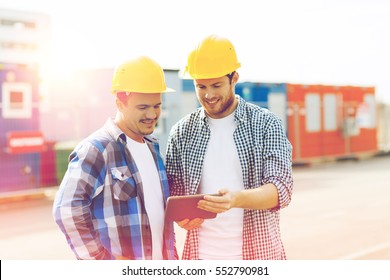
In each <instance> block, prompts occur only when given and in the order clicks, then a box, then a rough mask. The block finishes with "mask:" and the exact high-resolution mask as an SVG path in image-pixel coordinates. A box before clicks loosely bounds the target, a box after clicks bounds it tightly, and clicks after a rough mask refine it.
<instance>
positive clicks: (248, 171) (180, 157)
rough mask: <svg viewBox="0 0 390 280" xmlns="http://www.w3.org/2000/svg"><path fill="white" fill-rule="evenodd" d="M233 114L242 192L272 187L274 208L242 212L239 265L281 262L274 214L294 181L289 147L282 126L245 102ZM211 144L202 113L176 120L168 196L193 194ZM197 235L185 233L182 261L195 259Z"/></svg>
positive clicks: (170, 142) (286, 201) (169, 157)
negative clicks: (242, 262) (276, 200)
mask: <svg viewBox="0 0 390 280" xmlns="http://www.w3.org/2000/svg"><path fill="white" fill-rule="evenodd" d="M237 98H239V104H238V107H237V109H236V111H235V114H234V119H235V122H236V123H237V128H236V131H235V132H234V136H233V137H234V141H235V143H236V147H237V151H238V156H239V159H240V163H241V167H242V173H243V182H244V188H245V189H253V188H257V187H260V186H261V185H264V184H267V183H272V184H274V185H275V186H276V188H277V190H278V196H279V205H278V206H277V207H276V208H274V209H269V210H251V209H245V210H244V226H243V227H244V228H243V244H242V254H243V259H252V260H253V259H285V258H286V255H285V252H284V248H283V244H282V240H281V236H280V227H279V209H281V208H283V207H286V206H287V205H288V204H289V203H290V200H291V195H292V189H293V179H292V168H291V164H292V159H291V151H292V150H291V149H292V148H291V144H290V142H289V141H288V139H287V138H286V134H285V130H284V129H283V127H282V124H281V121H280V120H279V119H278V118H277V117H276V116H275V115H274V114H273V113H271V112H270V111H268V110H267V109H264V108H260V107H258V106H255V105H253V104H250V103H247V102H245V101H244V100H243V99H242V98H241V97H238V96H237ZM209 138H210V128H209V125H208V122H207V117H206V115H205V112H204V109H203V108H199V109H197V110H196V111H195V112H193V113H191V114H189V115H188V116H186V117H185V118H183V119H182V120H180V121H179V122H178V123H177V124H176V125H175V126H174V127H173V128H172V130H171V133H170V136H169V140H168V148H167V155H166V169H167V174H168V179H169V183H170V191H171V195H190V194H196V193H197V189H198V186H199V183H200V179H201V176H202V167H203V160H204V157H205V154H206V149H207V144H208V141H209ZM198 234H199V230H198V229H195V230H191V231H188V232H187V238H186V241H185V245H184V250H183V259H199V252H198Z"/></svg>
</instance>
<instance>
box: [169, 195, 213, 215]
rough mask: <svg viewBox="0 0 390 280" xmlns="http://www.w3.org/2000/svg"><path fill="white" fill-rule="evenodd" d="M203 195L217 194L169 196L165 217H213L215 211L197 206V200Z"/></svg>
mask: <svg viewBox="0 0 390 280" xmlns="http://www.w3.org/2000/svg"><path fill="white" fill-rule="evenodd" d="M205 195H219V194H195V195H184V196H170V197H168V201H167V208H166V210H165V219H167V220H168V221H182V220H184V219H190V220H192V219H195V218H202V219H213V218H215V217H216V216H217V213H213V212H209V211H206V210H203V209H199V208H198V201H199V200H201V199H203V197H204V196H205Z"/></svg>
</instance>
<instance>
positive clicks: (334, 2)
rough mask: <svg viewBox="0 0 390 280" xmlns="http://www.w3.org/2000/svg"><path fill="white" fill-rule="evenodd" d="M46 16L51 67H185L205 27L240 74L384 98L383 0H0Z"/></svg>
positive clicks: (389, 77)
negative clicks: (227, 48) (143, 63)
mask: <svg viewBox="0 0 390 280" xmlns="http://www.w3.org/2000/svg"><path fill="white" fill-rule="evenodd" d="M0 8H5V9H17V10H24V11H33V12H41V13H45V14H47V15H49V16H50V18H51V42H52V45H51V52H50V53H49V55H48V60H49V61H50V65H51V67H52V70H51V72H58V73H61V71H72V70H78V69H85V68H96V67H115V66H116V65H118V64H119V63H121V62H123V61H124V60H126V59H128V58H130V57H133V56H135V55H139V54H144V55H148V56H150V57H152V58H154V59H155V60H156V61H157V62H159V63H160V64H161V65H162V66H163V67H164V68H170V69H179V70H182V69H183V68H184V67H185V64H186V60H187V55H188V53H189V52H190V51H191V50H192V49H193V48H194V47H195V46H196V44H197V42H198V41H199V40H200V39H201V38H203V37H204V36H207V35H209V34H217V35H220V36H224V37H226V38H228V39H230V40H231V41H232V43H233V44H234V45H235V48H236V51H237V55H238V59H239V60H240V62H241V65H242V66H241V68H240V69H239V70H238V71H239V74H240V81H241V82H244V81H254V82H275V83H299V84H331V85H356V86H374V87H375V88H376V94H377V99H378V100H379V101H384V102H388V103H390V35H389V34H390V1H388V0H324V1H321V0H295V1H291V0H272V1H271V0H270V1H266V0H240V1H237V0H196V1H191V0H165V1H163V0H149V1H148V0H142V1H141V0H139V1H133V0H110V1H105V0H100V1H97V0H67V1H53V0H52V1H48V0H12V1H10V0H0Z"/></svg>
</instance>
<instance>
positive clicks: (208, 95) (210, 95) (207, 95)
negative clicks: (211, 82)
mask: <svg viewBox="0 0 390 280" xmlns="http://www.w3.org/2000/svg"><path fill="white" fill-rule="evenodd" d="M214 96H215V94H214V93H213V91H212V90H210V89H208V90H207V91H206V92H205V93H204V98H205V99H213V98H214Z"/></svg>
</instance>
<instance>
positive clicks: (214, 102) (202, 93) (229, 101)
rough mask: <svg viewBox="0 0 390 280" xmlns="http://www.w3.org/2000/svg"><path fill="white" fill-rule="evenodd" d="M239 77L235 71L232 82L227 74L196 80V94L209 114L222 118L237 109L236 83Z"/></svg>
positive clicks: (212, 116) (215, 117)
mask: <svg viewBox="0 0 390 280" xmlns="http://www.w3.org/2000/svg"><path fill="white" fill-rule="evenodd" d="M237 79H238V74H237V73H235V74H234V76H233V79H232V82H231V83H230V81H229V78H228V77H227V76H223V77H220V78H213V79H198V80H194V85H195V90H196V95H197V97H198V100H199V102H200V103H201V104H202V106H203V108H204V109H205V111H206V113H207V115H208V116H210V117H211V118H214V119H220V118H223V117H226V116H228V115H230V114H231V113H232V112H233V111H234V110H235V108H236V106H237V100H236V98H235V94H234V85H235V83H236V81H237Z"/></svg>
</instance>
